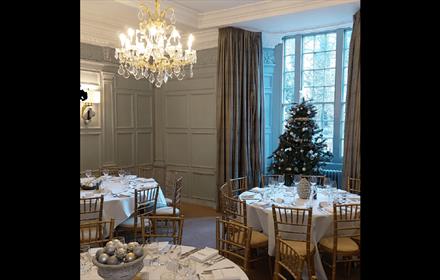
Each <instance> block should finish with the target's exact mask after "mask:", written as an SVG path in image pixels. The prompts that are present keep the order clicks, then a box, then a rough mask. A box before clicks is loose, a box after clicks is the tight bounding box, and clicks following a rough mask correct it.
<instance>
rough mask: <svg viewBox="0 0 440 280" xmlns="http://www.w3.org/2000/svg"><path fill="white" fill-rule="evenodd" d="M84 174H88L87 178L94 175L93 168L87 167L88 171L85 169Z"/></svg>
mask: <svg viewBox="0 0 440 280" xmlns="http://www.w3.org/2000/svg"><path fill="white" fill-rule="evenodd" d="M84 174H85V175H86V177H87V178H90V177H92V170H90V169H87V170H86V171H84Z"/></svg>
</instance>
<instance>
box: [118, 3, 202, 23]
mask: <svg viewBox="0 0 440 280" xmlns="http://www.w3.org/2000/svg"><path fill="white" fill-rule="evenodd" d="M113 1H114V2H116V3H120V4H123V5H126V6H129V7H132V8H135V9H136V14H135V15H136V19H137V9H138V8H139V3H138V1H129V0H113ZM146 2H147V3H144V4H146V6H147V7H150V9H153V8H154V3H153V1H146ZM167 7H172V8H174V12H175V16H176V22H178V23H182V24H185V25H187V26H190V27H192V28H199V14H198V13H197V11H196V10H193V9H191V8H188V7H186V6H183V5H181V4H179V3H176V2H173V3H172V5H170V4H169V3H165V4H163V6H162V7H161V9H162V8H167Z"/></svg>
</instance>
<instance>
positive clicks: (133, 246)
mask: <svg viewBox="0 0 440 280" xmlns="http://www.w3.org/2000/svg"><path fill="white" fill-rule="evenodd" d="M137 246H139V243H137V242H130V243H128V247H127V251H128V252H133V249H134V248H135V247H137Z"/></svg>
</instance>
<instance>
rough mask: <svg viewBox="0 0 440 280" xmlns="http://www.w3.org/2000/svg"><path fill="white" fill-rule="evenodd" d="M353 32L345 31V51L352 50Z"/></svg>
mask: <svg viewBox="0 0 440 280" xmlns="http://www.w3.org/2000/svg"><path fill="white" fill-rule="evenodd" d="M351 31H352V30H346V31H345V36H344V37H345V38H344V49H348V48H350V39H351Z"/></svg>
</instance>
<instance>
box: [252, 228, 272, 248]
mask: <svg viewBox="0 0 440 280" xmlns="http://www.w3.org/2000/svg"><path fill="white" fill-rule="evenodd" d="M268 242H269V239H268V238H267V235H265V234H264V233H261V232H259V231H256V230H252V238H251V248H260V247H267V246H268Z"/></svg>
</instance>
